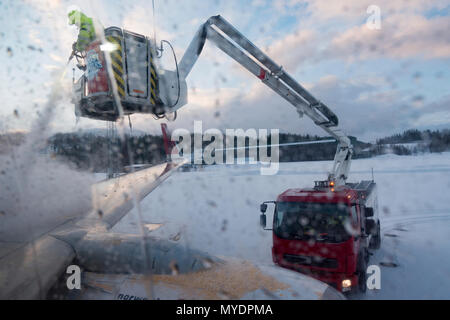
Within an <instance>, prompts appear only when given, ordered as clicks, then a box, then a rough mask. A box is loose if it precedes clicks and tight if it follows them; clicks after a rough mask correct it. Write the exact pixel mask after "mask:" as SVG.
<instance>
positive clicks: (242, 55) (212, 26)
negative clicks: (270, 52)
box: [179, 16, 353, 186]
mask: <svg viewBox="0 0 450 320" xmlns="http://www.w3.org/2000/svg"><path fill="white" fill-rule="evenodd" d="M206 39H208V40H210V41H212V42H213V43H214V44H215V45H216V46H217V47H219V48H220V49H221V50H222V51H223V52H225V53H226V54H227V55H229V56H230V57H232V58H233V59H234V60H236V61H237V62H239V64H241V65H242V66H243V67H244V68H246V69H247V70H248V71H250V72H251V73H253V74H254V75H255V76H256V77H258V78H259V79H261V81H262V82H263V83H264V84H266V85H267V86H268V87H269V88H271V89H272V90H273V91H275V92H276V93H278V94H279V95H280V96H282V97H283V98H284V99H285V100H287V101H288V102H290V103H291V104H292V105H293V106H294V107H295V108H296V109H297V112H298V114H299V115H300V117H302V116H303V114H306V115H307V116H308V117H310V118H311V119H312V120H313V121H314V123H315V124H316V125H318V126H319V127H321V128H322V129H323V130H325V131H326V132H327V133H328V134H330V135H331V136H332V137H334V138H335V139H336V140H337V141H338V147H337V151H336V155H335V157H334V165H333V169H332V172H331V173H330V175H329V177H328V180H330V181H331V180H333V181H335V185H336V186H338V185H343V184H345V180H346V179H347V177H348V172H349V170H350V162H351V157H352V153H353V147H352V145H351V142H350V139H349V138H348V137H347V136H346V135H345V134H344V133H343V132H342V131H341V130H340V129H338V128H337V126H338V118H337V116H336V115H335V114H334V113H333V112H332V111H331V110H330V109H329V108H328V107H327V106H326V105H325V104H323V103H322V102H320V101H319V100H317V99H316V98H315V97H313V96H312V95H311V94H310V93H309V92H308V91H307V90H306V89H305V88H303V87H302V86H301V85H300V84H299V83H298V82H297V81H295V80H294V79H293V78H292V77H291V76H290V75H289V74H288V73H287V72H285V71H284V70H283V69H282V67H281V66H279V65H278V64H276V63H275V62H274V61H273V60H272V59H271V58H269V57H268V56H267V55H266V54H264V53H263V52H262V51H261V50H260V49H258V48H257V47H256V46H255V45H254V44H253V43H251V42H250V41H249V40H248V39H247V38H246V37H245V36H243V35H242V34H241V33H240V32H239V31H238V30H236V29H235V28H234V27H233V26H232V25H231V24H230V23H229V22H227V21H226V20H225V19H223V18H222V17H221V16H213V17H211V18H209V19H208V21H206V23H204V24H203V25H202V26H201V27H200V29H199V30H198V32H197V34H196V35H195V37H194V39H193V40H192V42H191V43H190V45H189V47H188V49H187V50H186V52H185V54H184V56H183V58H182V59H181V61H180V64H179V72H180V78H181V80H182V81H183V80H185V79H186V77H187V76H188V74H189V72H190V71H191V69H192V67H193V66H194V64H195V62H196V61H197V59H198V57H199V55H200V53H201V51H202V49H203V46H204V44H205V41H206Z"/></svg>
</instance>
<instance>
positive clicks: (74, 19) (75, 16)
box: [67, 10, 81, 26]
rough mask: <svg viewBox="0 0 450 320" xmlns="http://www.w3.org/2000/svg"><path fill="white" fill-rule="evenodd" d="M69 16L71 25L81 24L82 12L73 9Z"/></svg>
mask: <svg viewBox="0 0 450 320" xmlns="http://www.w3.org/2000/svg"><path fill="white" fill-rule="evenodd" d="M67 16H68V17H69V25H73V24H74V25H77V26H79V25H80V21H81V12H80V11H78V10H72V11H70V12H69V13H68V15H67Z"/></svg>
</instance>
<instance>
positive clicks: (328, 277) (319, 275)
mask: <svg viewBox="0 0 450 320" xmlns="http://www.w3.org/2000/svg"><path fill="white" fill-rule="evenodd" d="M297 271H299V272H301V273H304V274H307V275H309V276H310V277H312V278H314V279H317V280H320V281H322V282H325V283H327V284H329V285H330V286H332V287H333V288H335V289H336V290H338V291H339V292H349V291H351V290H352V289H353V288H355V287H357V286H358V277H357V276H356V275H354V274H352V275H346V274H342V273H336V272H322V271H321V272H315V271H311V270H309V269H307V270H305V269H297ZM344 280H350V286H347V287H344V286H343V285H342V284H343V281H344ZM346 282H347V283H348V281H346Z"/></svg>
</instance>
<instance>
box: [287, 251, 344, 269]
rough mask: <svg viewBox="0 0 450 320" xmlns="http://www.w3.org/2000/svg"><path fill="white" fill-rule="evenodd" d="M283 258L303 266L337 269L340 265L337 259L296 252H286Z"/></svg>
mask: <svg viewBox="0 0 450 320" xmlns="http://www.w3.org/2000/svg"><path fill="white" fill-rule="evenodd" d="M283 258H284V260H285V261H286V262H289V263H295V264H300V265H302V266H309V267H319V268H329V269H336V268H337V267H338V262H337V260H336V259H328V258H322V257H317V256H316V257H313V256H301V255H294V254H285V255H283Z"/></svg>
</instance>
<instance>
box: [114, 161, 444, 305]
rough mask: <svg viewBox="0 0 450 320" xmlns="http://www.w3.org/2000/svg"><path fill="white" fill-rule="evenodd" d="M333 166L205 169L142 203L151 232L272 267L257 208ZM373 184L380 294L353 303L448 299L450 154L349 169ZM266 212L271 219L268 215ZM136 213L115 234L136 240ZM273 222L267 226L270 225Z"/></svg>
mask: <svg viewBox="0 0 450 320" xmlns="http://www.w3.org/2000/svg"><path fill="white" fill-rule="evenodd" d="M331 164H332V162H330V161H320V162H298V163H281V164H280V171H279V172H278V174H277V175H274V176H262V175H260V173H259V168H258V166H250V165H242V166H231V167H230V166H210V167H207V168H205V169H204V170H203V171H197V172H177V173H175V174H173V175H172V176H171V177H170V178H169V179H168V180H167V181H166V182H165V183H164V184H163V185H161V186H160V187H159V188H157V189H156V190H155V191H154V192H153V193H151V194H150V195H149V196H147V197H146V198H145V199H144V200H143V201H142V202H141V208H140V209H141V214H142V217H143V219H144V220H145V222H146V223H157V224H159V223H162V226H161V227H160V228H158V229H156V230H154V231H151V233H152V234H154V235H155V236H161V237H167V238H172V239H175V240H178V241H180V242H182V243H185V244H186V245H188V246H192V247H194V248H197V249H202V250H204V251H207V252H209V253H211V254H215V255H224V256H234V257H238V258H243V259H249V260H252V261H255V262H264V263H271V261H272V258H271V242H272V239H271V232H270V231H263V230H261V228H260V226H259V204H260V203H261V202H262V201H265V200H275V198H276V196H277V195H278V194H279V193H281V192H283V191H284V190H285V189H287V188H292V187H311V186H312V185H313V181H314V180H323V179H325V178H326V172H327V170H329V169H330V168H331ZM372 168H373V171H374V176H375V180H376V182H377V184H378V194H379V204H380V209H381V212H380V219H381V225H382V233H383V238H382V248H381V249H380V250H379V251H378V252H376V253H375V255H374V256H373V257H372V260H371V263H376V264H379V263H380V262H394V263H395V264H397V265H398V266H397V267H384V266H381V271H382V282H381V285H382V288H381V290H380V291H371V292H368V293H367V294H366V295H364V296H361V295H356V296H354V297H353V298H369V299H372V298H374V299H407V298H417V299H421V298H423V299H430V298H444V299H449V298H450V256H449V255H448V252H449V251H450V250H449V249H450V197H448V195H447V192H446V191H447V190H448V189H449V187H450V179H449V177H450V153H442V154H425V155H420V156H395V155H384V156H380V157H376V158H371V159H361V160H354V161H353V162H352V168H351V174H350V179H349V181H350V182H351V181H358V180H362V179H366V180H367V179H371V170H372ZM270 210H271V208H269V210H268V212H270ZM136 214H137V211H136V210H134V211H133V212H131V213H130V214H129V215H127V216H126V217H125V218H124V219H123V220H122V221H120V222H119V223H118V224H117V225H116V226H115V227H114V231H116V232H132V233H137V232H139V231H138V230H139V228H138V225H137V221H138V220H137V215H136ZM270 219H271V214H269V216H268V222H269V221H271V220H270Z"/></svg>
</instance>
